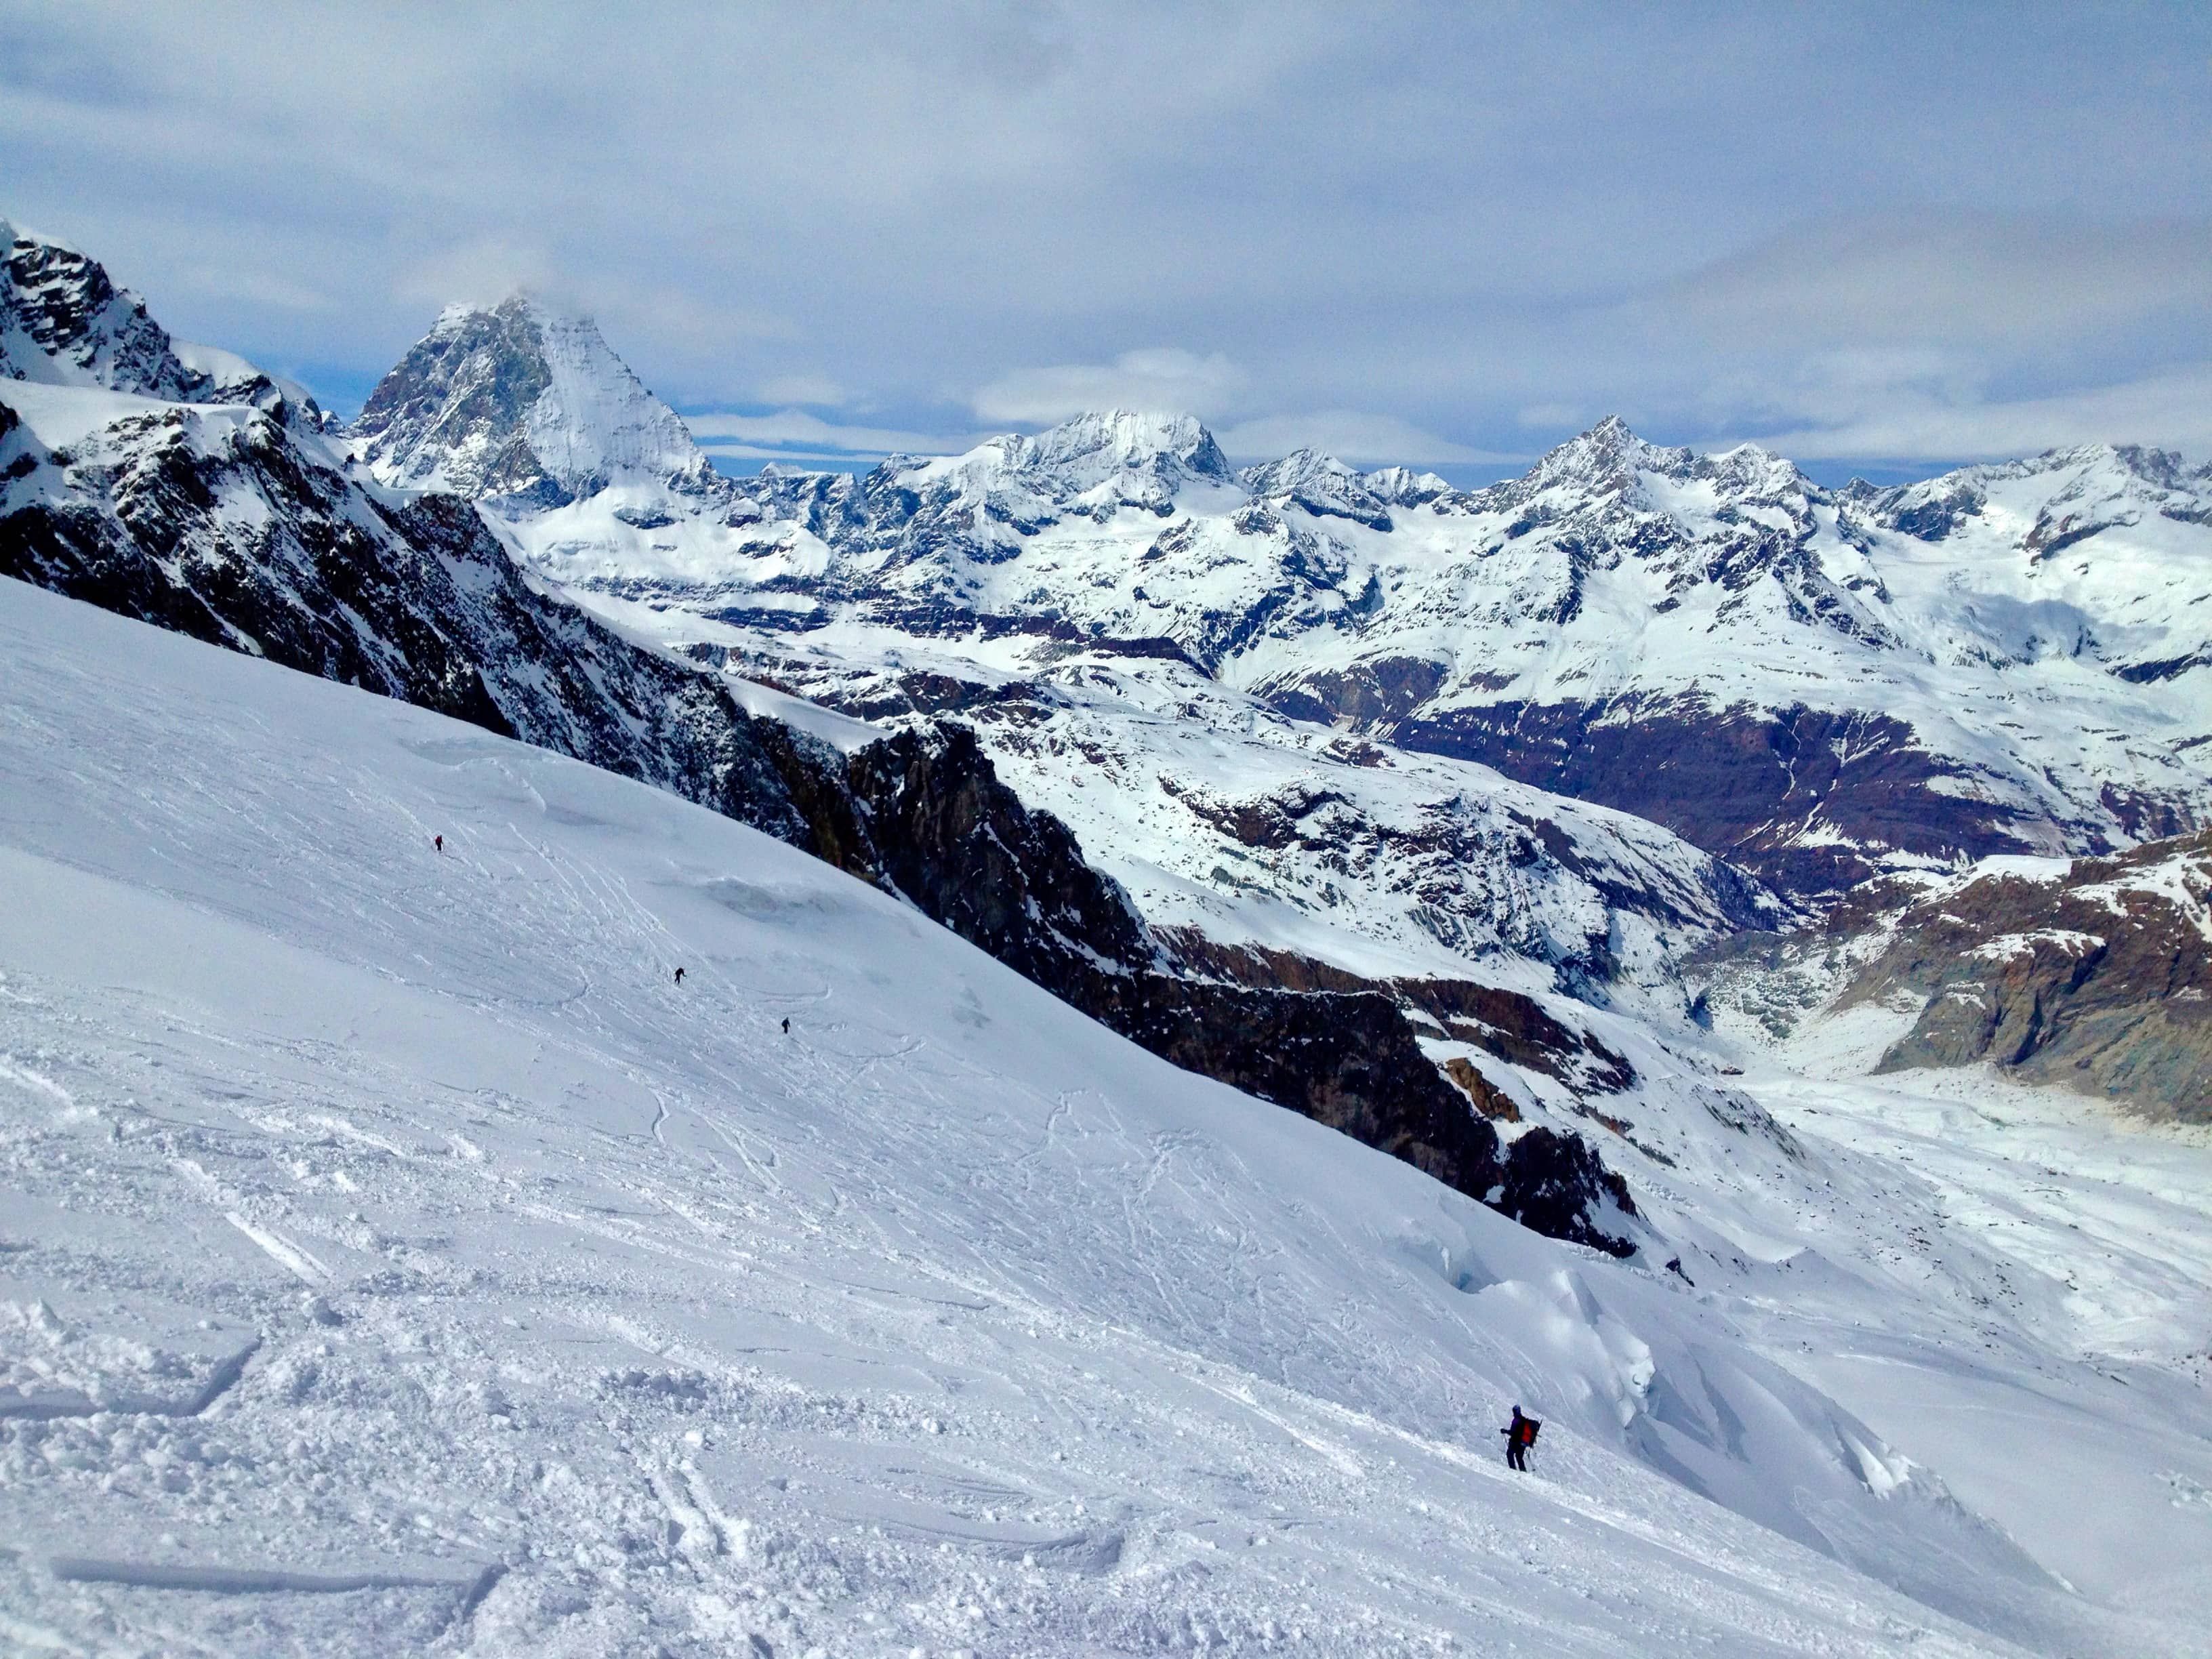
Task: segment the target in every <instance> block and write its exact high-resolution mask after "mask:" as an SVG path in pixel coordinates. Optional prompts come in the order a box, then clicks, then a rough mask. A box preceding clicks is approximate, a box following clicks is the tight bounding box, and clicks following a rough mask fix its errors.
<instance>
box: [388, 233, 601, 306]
mask: <svg viewBox="0 0 2212 1659" xmlns="http://www.w3.org/2000/svg"><path fill="white" fill-rule="evenodd" d="M392 289H393V291H394V292H395V293H396V294H398V295H399V296H400V297H401V298H402V299H406V300H413V301H417V302H418V303H420V304H422V305H423V306H426V307H433V308H441V307H446V306H448V305H468V306H477V307H489V306H495V305H497V304H498V303H499V302H500V301H501V300H504V299H505V298H507V295H510V294H513V293H514V292H515V291H516V290H517V289H528V290H530V291H531V292H532V293H534V294H544V295H548V296H549V297H551V298H553V299H555V300H556V301H559V302H561V303H563V304H567V303H569V300H568V295H566V294H565V293H564V292H563V291H562V283H561V282H560V270H559V267H558V266H557V265H556V264H555V263H554V261H553V258H552V256H551V255H550V254H549V253H547V252H546V251H545V250H544V248H543V247H540V246H535V245H533V244H530V243H526V242H516V241H509V240H505V239H503V238H501V237H498V236H479V237H476V238H473V239H471V240H468V241H465V242H459V243H455V244H453V246H448V247H445V248H441V250H439V251H438V252H436V253H434V254H431V255H429V256H428V257H427V258H422V259H419V260H416V262H415V263H414V264H411V265H410V266H408V267H407V268H405V269H404V270H401V271H400V272H399V273H398V276H397V277H396V278H395V280H394V281H393V283H392Z"/></svg>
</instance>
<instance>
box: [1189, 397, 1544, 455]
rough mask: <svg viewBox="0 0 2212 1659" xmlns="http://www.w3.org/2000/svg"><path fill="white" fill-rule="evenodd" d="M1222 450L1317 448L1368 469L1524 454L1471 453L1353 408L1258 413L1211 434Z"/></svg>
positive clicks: (1392, 417) (1256, 451) (1249, 451)
mask: <svg viewBox="0 0 2212 1659" xmlns="http://www.w3.org/2000/svg"><path fill="white" fill-rule="evenodd" d="M1216 436H1217V438H1218V441H1219V442H1220V444H1221V447H1222V448H1224V449H1225V450H1226V451H1228V453H1230V454H1231V455H1233V456H1235V457H1236V458H1237V459H1239V460H1272V459H1274V458H1275V457H1277V456H1279V455H1287V454H1289V453H1291V451H1292V450H1294V449H1314V450H1319V451H1321V452H1322V453H1324V454H1329V455H1334V456H1335V457H1336V458H1337V459H1339V460H1340V461H1347V462H1360V463H1363V464H1370V465H1388V464H1391V463H1403V464H1405V465H1411V466H1428V465H1435V464H1437V463H1438V462H1445V461H1451V462H1459V463H1462V464H1465V465H1510V464H1511V463H1513V462H1515V461H1516V460H1524V459H1528V457H1526V456H1519V455H1510V454H1501V453H1495V452H1492V451H1490V450H1486V449H1474V448H1471V447H1468V445H1466V444H1456V443H1454V442H1452V441H1450V440H1449V439H1448V438H1439V437H1438V436H1437V435H1436V434H1435V433H1433V432H1425V431H1423V430H1422V429H1421V428H1419V427H1417V426H1415V425H1413V423H1412V422H1409V421H1404V420H1401V419H1400V418H1399V417H1398V416H1395V415H1373V414H1364V413H1362V412H1361V411H1359V410H1351V409H1330V410H1321V411H1319V412H1318V413H1316V414H1311V415H1264V416H1261V417H1260V418H1259V419H1257V420H1251V421H1243V422H1238V423H1237V425H1235V426H1232V427H1230V428H1226V429H1225V430H1224V431H1222V432H1220V433H1218V434H1217V435H1216Z"/></svg>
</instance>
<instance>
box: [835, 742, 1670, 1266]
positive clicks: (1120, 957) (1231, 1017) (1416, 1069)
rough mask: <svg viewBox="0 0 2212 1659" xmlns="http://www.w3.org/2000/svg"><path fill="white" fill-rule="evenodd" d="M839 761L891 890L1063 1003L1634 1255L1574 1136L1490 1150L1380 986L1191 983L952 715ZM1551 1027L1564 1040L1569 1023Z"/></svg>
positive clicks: (1619, 1185)
mask: <svg viewBox="0 0 2212 1659" xmlns="http://www.w3.org/2000/svg"><path fill="white" fill-rule="evenodd" d="M849 764H850V775H851V778H852V781H853V791H854V797H855V798H856V799H858V800H859V801H860V804H861V805H862V808H863V810H864V811H865V812H866V817H867V822H868V823H869V825H870V826H871V828H872V830H873V832H874V834H875V836H876V838H877V842H878V845H879V846H880V847H881V848H883V849H884V850H883V863H882V868H883V870H884V873H885V874H886V876H887V877H888V878H889V879H890V881H891V883H892V884H894V885H895V886H896V887H897V888H898V890H900V891H902V892H903V893H905V894H906V895H907V896H908V897H909V898H911V899H913V900H914V901H915V903H916V904H917V905H918V907H919V908H921V909H922V910H923V911H924V912H925V913H927V914H928V915H931V916H932V917H933V918H934V919H936V920H938V921H941V922H943V923H944V924H945V926H946V927H951V929H952V930H953V931H954V932H955V933H959V934H961V935H962V936H963V938H966V939H970V940H972V941H974V942H975V944H977V945H981V946H982V947H983V948H984V949H985V950H987V951H990V953H991V954H992V955H994V956H995V957H998V958H999V959H1000V961H1002V962H1005V963H1007V964H1008V965H1009V966H1011V967H1012V968H1015V969H1018V971H1020V972H1021V973H1022V974H1024V975H1026V976H1027V977H1028V978H1030V979H1031V980H1034V981H1036V982H1037V983H1038V984H1040V985H1042V986H1044V987H1046V988H1047V989H1048V990H1050V991H1052V992H1053V993H1054V994H1055V995H1057V996H1059V997H1060V998H1061V999H1062V1000H1065V1001H1066V1002H1069V1003H1071V1004H1073V1006H1076V1007H1078V1008H1079V1009H1081V1010H1082V1011H1083V1012H1085V1013H1087V1014H1090V1015H1091V1017H1092V1018H1096V1019H1097V1020H1098V1021H1100V1023H1102V1024H1105V1025H1108V1026H1110V1027H1111V1028H1112V1029H1114V1030H1117V1031H1119V1032H1121V1034H1122V1035H1124V1036H1127V1037H1129V1038H1131V1039H1132V1040H1133V1041H1134V1042H1138V1043H1139V1044H1140V1045H1141V1046H1143V1047H1144V1048H1149V1049H1150V1050H1152V1052H1153V1053H1154V1054H1158V1055H1160V1056H1161V1057H1162V1058H1163V1059H1164V1060H1170V1061H1172V1062H1173V1063H1174V1064H1176V1065H1177V1066H1182V1067H1183V1068H1184V1069H1186V1070H1188V1071H1194V1072H1198V1073H1201V1074H1203V1075H1205V1076H1207V1077H1211V1078H1214V1079H1218V1080H1219V1081H1221V1082H1223V1083H1226V1084H1228V1085H1231V1086H1232V1087H1234V1088H1237V1089H1242V1090H1243V1091H1245V1092H1246V1093H1248V1094H1253V1095H1256V1096H1258V1097H1260V1098H1261V1099H1262V1100H1267V1101H1272V1102H1273V1103H1275V1104H1277V1105H1279V1106H1286V1107H1288V1108H1290V1109H1292V1110H1294V1111H1297V1112H1300V1113H1302V1114H1304V1115H1306V1116H1308V1117H1310V1118H1312V1119H1314V1120H1315V1121H1317V1122H1321V1123H1324V1124H1327V1125H1328V1126H1329V1127H1331V1128H1334V1129H1338V1130H1340V1131H1341V1132H1343V1133H1346V1134H1349V1135H1351V1136H1352V1137H1353V1138H1354V1139H1358V1140H1361V1141H1364V1142H1365V1143H1366V1144H1367V1145H1369V1146H1375V1147H1377V1148H1379V1149H1380V1150H1382V1151H1383V1152H1389V1153H1390V1154H1391V1155H1392V1156H1393V1157H1395V1158H1402V1159H1404V1160H1405V1161H1406V1162H1407V1163H1409V1164H1413V1165H1414V1166H1415V1167H1416V1168H1418V1169H1420V1170H1424V1171H1425V1172H1426V1173H1428V1174H1429V1175H1431V1176H1435V1177H1436V1178H1437V1180H1439V1181H1442V1182H1445V1183H1446V1184H1447V1185H1449V1186H1451V1187H1455V1188H1458V1189H1459V1190H1460V1191H1462V1192H1464V1193H1467V1194H1469V1195H1470V1196H1472V1197H1474V1198H1477V1199H1480V1200H1484V1201H1486V1202H1487V1203H1490V1204H1492V1206H1494V1207H1497V1208H1499V1209H1501V1210H1504V1212H1506V1213H1508V1214H1510V1215H1513V1216H1515V1217H1516V1219H1521V1220H1522V1221H1523V1223H1524V1225H1529V1226H1533V1227H1536V1228H1538V1229H1539V1230H1540V1231H1545V1232H1547V1233H1549V1234H1551V1235H1552V1236H1553V1237H1559V1238H1567V1239H1571V1240H1573V1241H1574V1242H1576V1243H1583V1244H1588V1245H1590V1246H1592V1247H1593V1248H1595V1249H1602V1250H1606V1251H1607V1252H1608V1253H1610V1254H1613V1255H1627V1254H1630V1253H1632V1251H1633V1249H1635V1245H1634V1243H1633V1242H1632V1239H1630V1238H1629V1237H1626V1232H1627V1229H1626V1226H1625V1225H1623V1224H1624V1222H1625V1221H1626V1218H1632V1217H1634V1216H1635V1214H1636V1207H1635V1205H1634V1203H1633V1201H1632V1200H1631V1198H1630V1196H1629V1194H1628V1190H1627V1188H1626V1185H1625V1183H1623V1182H1621V1181H1620V1177H1619V1176H1616V1175H1614V1174H1613V1173H1612V1172H1611V1171H1609V1170H1606V1169H1605V1168H1604V1166H1603V1164H1602V1163H1601V1161H1600V1160H1599V1159H1598V1158H1597V1155H1596V1154H1595V1152H1593V1151H1592V1150H1591V1149H1590V1148H1589V1146H1588V1145H1587V1144H1586V1143H1583V1142H1582V1141H1580V1140H1579V1139H1576V1138H1575V1137H1572V1136H1559V1135H1554V1134H1552V1133H1550V1132H1548V1131H1532V1132H1531V1133H1528V1134H1527V1135H1524V1136H1522V1137H1521V1138H1520V1139H1516V1141H1515V1142H1514V1143H1513V1144H1512V1145H1511V1146H1510V1147H1508V1146H1503V1145H1501V1143H1500V1141H1499V1139H1498V1135H1497V1133H1496V1132H1495V1131H1494V1130H1493V1129H1492V1127H1491V1126H1490V1124H1489V1123H1488V1122H1487V1121H1486V1119H1485V1118H1484V1117H1483V1116H1481V1115H1478V1114H1477V1113H1475V1112H1473V1111H1470V1110H1469V1109H1468V1103H1467V1101H1466V1100H1465V1099H1464V1098H1463V1097H1462V1096H1461V1094H1460V1093H1459V1091H1457V1090H1455V1089H1454V1088H1453V1087H1452V1086H1451V1085H1449V1084H1448V1083H1446V1082H1445V1080H1444V1079H1443V1077H1442V1075H1440V1074H1439V1073H1438V1071H1437V1066H1436V1065H1435V1064H1434V1063H1433V1062H1432V1061H1431V1060H1429V1059H1428V1058H1427V1056H1426V1055H1425V1054H1423V1053H1422V1051H1421V1048H1420V1046H1419V1042H1418V1040H1417V1037H1416V1034H1415V1031H1414V1029H1413V1026H1412V1025H1411V1024H1408V1022H1407V1018H1406V1017H1405V1014H1404V1012H1402V1009H1401V998H1400V997H1398V996H1396V995H1395V994H1391V992H1390V990H1389V988H1388V987H1372V986H1368V985H1364V984H1361V983H1358V982H1354V981H1347V980H1341V979H1340V980H1337V981H1334V982H1332V983H1328V984H1326V985H1323V984H1322V983H1319V982H1314V983H1311V984H1310V986H1308V987H1299V988H1289V987H1285V986H1283V985H1281V984H1267V983H1261V982H1254V981H1257V980H1258V978H1259V975H1257V974H1255V975H1252V976H1251V978H1250V980H1248V982H1244V983H1235V982H1230V981H1226V980H1224V979H1221V978H1218V977H1212V976H1209V970H1210V969H1218V968H1219V967H1221V966H1222V965H1223V964H1222V963H1220V962H1218V961H1214V960H1210V959H1201V960H1200V961H1198V962H1195V963H1186V962H1184V961H1182V960H1181V959H1180V958H1179V957H1177V956H1176V955H1175V954H1174V953H1173V952H1172V951H1170V950H1169V949H1167V948H1165V946H1164V945H1163V943H1162V941H1160V940H1158V939H1155V938H1154V937H1153V936H1152V933H1151V932H1150V931H1149V930H1148V929H1147V928H1146V927H1145V925H1144V923H1143V921H1142V920H1141V919H1140V918H1139V916H1138V915H1137V914H1136V912H1135V911H1134V909H1133V908H1132V907H1131V906H1130V905H1129V903H1128V902H1127V899H1126V898H1125V897H1124V896H1122V894H1121V891H1120V890H1119V889H1118V888H1116V887H1115V885H1114V884H1113V883H1112V882H1111V881H1110V880H1109V879H1108V878H1106V877H1104V876H1103V875H1102V874H1100V873H1099V872H1097V871H1096V870H1094V869H1092V868H1091V866H1090V865H1089V864H1087V863H1086V862H1085V860H1084V858H1083V854H1082V850H1081V848H1079V847H1078V846H1077V844H1076V842H1075V839H1074V837H1073V836H1071V835H1070V834H1069V833H1068V832H1067V830H1066V828H1065V827H1064V826H1063V825H1061V824H1060V823H1059V822H1058V821H1057V820H1056V819H1054V818H1053V817H1050V816H1049V815H1048V814H1045V813H1041V812H1032V811H1030V810H1029V809H1028V808H1027V807H1025V806H1024V805H1022V803H1021V801H1020V799H1018V797H1017V796H1016V795H1015V794H1014V793H1013V792H1012V790H1010V789H1008V788H1007V787H1006V786H1005V785H1004V784H1002V783H1000V781H998V778H997V776H996V775H995V774H994V771H993V769H992V768H991V764H990V761H989V759H988V757H986V756H985V755H984V753H983V751H982V750H981V746H980V745H979V744H977V742H976V741H975V736H974V734H973V733H972V732H968V731H966V730H965V729H964V728H962V727H959V726H946V727H939V728H937V729H934V730H931V731H927V732H922V731H908V732H901V733H899V734H898V735H897V736H896V737H894V738H890V739H888V740H886V741H885V742H883V743H879V744H872V745H870V746H868V747H866V748H864V749H862V750H860V751H858V752H857V753H856V754H854V756H853V757H852V758H851V761H850V763H849ZM1193 969H1196V971H1195V972H1194V971H1193ZM1324 977H1325V976H1324ZM1464 989H1465V991H1466V992H1468V993H1470V994H1479V992H1480V987H1464ZM1437 995H1439V996H1440V997H1443V998H1444V999H1445V1000H1452V999H1451V998H1449V996H1448V995H1447V994H1445V993H1443V992H1442V991H1439V992H1438V993H1437ZM1464 1001H1465V997H1464V996H1462V997H1461V998H1460V999H1458V1000H1457V1001H1455V1003H1454V1006H1459V1005H1460V1004H1461V1003H1463V1002H1464ZM1524 1001H1525V999H1524ZM1485 1006H1486V1007H1487V1006H1489V1005H1485ZM1531 1006H1532V1007H1533V1005H1531ZM1492 1012H1496V1010H1495V1009H1492ZM1536 1012H1537V1014H1538V1016H1539V1017H1540V1018H1541V1010H1537V1011H1536ZM1509 1023H1510V1022H1509ZM1553 1029H1555V1030H1557V1029H1558V1028H1556V1025H1555V1024H1554V1027H1553ZM1558 1035H1559V1038H1560V1040H1561V1046H1562V1051H1563V1052H1565V1051H1569V1050H1571V1049H1572V1048H1573V1047H1574V1046H1575V1045H1574V1044H1573V1042H1572V1041H1571V1039H1570V1037H1569V1034H1567V1033H1565V1031H1564V1030H1558ZM1616 1058H1617V1057H1616Z"/></svg>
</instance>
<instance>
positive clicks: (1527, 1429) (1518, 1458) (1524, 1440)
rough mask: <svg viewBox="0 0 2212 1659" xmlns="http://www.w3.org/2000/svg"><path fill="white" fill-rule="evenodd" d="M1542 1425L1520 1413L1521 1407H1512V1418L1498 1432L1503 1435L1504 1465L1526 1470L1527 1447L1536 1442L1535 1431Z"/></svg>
mask: <svg viewBox="0 0 2212 1659" xmlns="http://www.w3.org/2000/svg"><path fill="white" fill-rule="evenodd" d="M1543 1426H1544V1425H1542V1424H1541V1423H1539V1422H1538V1421H1537V1420H1536V1419H1534V1418H1533V1417H1523V1416H1522V1415H1521V1408H1520V1407H1518V1406H1516V1407H1514V1408H1513V1420H1512V1421H1511V1422H1510V1423H1509V1424H1507V1425H1505V1426H1504V1428H1502V1429H1500V1430H1498V1433H1500V1434H1502V1435H1504V1437H1505V1465H1506V1467H1507V1468H1514V1469H1520V1470H1522V1471H1524V1472H1525V1471H1526V1470H1527V1469H1528V1448H1529V1447H1531V1446H1533V1445H1534V1444H1535V1443H1536V1431H1537V1430H1539V1429H1541V1428H1542V1427H1543Z"/></svg>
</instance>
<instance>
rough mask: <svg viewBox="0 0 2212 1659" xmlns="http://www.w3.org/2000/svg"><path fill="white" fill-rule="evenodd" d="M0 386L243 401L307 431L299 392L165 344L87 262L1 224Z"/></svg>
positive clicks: (125, 292) (221, 357) (318, 416)
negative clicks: (24, 383)
mask: <svg viewBox="0 0 2212 1659" xmlns="http://www.w3.org/2000/svg"><path fill="white" fill-rule="evenodd" d="M0 379H5V380H37V381H42V382H45V383H46V384H49V385H56V386H99V387H101V388H103V389H105V390H106V391H109V392H128V393H131V395H133V396H135V397H141V398H167V399H170V400H173V401H175V402H179V403H227V404H253V405H255V406H257V407H259V408H263V409H267V410H271V411H273V412H275V413H276V414H278V415H279V416H283V417H285V418H289V419H295V420H300V421H302V422H305V423H306V424H307V425H308V426H309V427H313V428H320V427H321V426H322V425H323V423H324V416H323V412H322V410H319V409H318V408H317V407H316V406H315V404H314V400H313V398H309V397H308V396H307V393H306V392H305V391H304V390H302V389H301V387H298V386H290V385H288V384H285V383H282V382H280V381H278V380H276V378H275V377H274V376H272V375H268V374H263V373H262V372H261V371H260V370H259V369H258V368H254V367H253V365H252V364H251V363H249V362H246V361H245V360H244V359H243V358H240V357H235V356H232V355H231V354H230V353H228V352H227V351H216V350H213V349H210V348H208V347H206V346H196V345H190V344H187V343H185V342H183V341H179V340H176V339H173V338H172V337H170V335H169V331H167V329H165V328H163V327H162V326H161V324H159V323H158V322H156V321H155V320H154V318H153V317H152V315H151V314H150V313H149V312H148V311H147V309H146V302H145V301H143V300H142V299H140V298H139V297H138V296H137V295H136V294H133V293H132V292H131V290H130V289H124V288H118V287H116V286H115V284H114V283H113V282H112V281H111V280H110V278H109V276H108V275H107V271H106V269H105V267H103V266H102V265H101V264H100V262H99V261H98V260H96V259H93V258H88V257H87V256H86V255H84V254H82V253H81V252H78V251H77V250H76V249H75V248H73V247H70V246H68V245H66V244H65V243H61V242H57V241H53V240H51V239H49V238H46V237H43V236H34V235H32V234H29V233H27V232H25V231H20V230H18V229H17V228H15V226H13V225H11V224H9V222H7V221H6V220H4V219H0Z"/></svg>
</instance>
